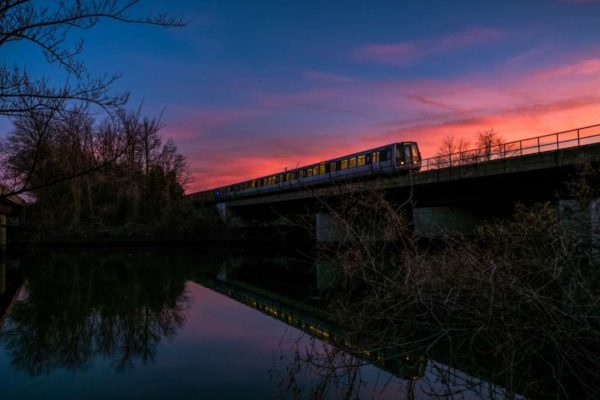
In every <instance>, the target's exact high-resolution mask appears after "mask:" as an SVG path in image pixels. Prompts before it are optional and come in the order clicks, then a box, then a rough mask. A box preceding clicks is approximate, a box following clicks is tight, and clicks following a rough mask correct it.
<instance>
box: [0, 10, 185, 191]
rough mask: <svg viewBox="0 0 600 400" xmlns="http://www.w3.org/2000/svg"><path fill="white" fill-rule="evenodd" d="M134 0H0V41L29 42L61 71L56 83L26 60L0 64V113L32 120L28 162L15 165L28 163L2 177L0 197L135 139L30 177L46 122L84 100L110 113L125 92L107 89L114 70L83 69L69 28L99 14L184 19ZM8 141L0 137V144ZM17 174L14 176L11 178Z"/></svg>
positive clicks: (93, 21) (164, 23) (158, 21)
mask: <svg viewBox="0 0 600 400" xmlns="http://www.w3.org/2000/svg"><path fill="white" fill-rule="evenodd" d="M139 3H140V1H139V0H56V1H47V0H46V1H36V0H0V47H1V46H3V45H6V44H8V43H15V42H16V43H19V42H21V43H29V44H30V45H33V46H34V47H37V48H38V49H39V50H40V51H41V52H42V53H43V54H44V56H45V58H46V60H47V61H48V63H55V64H57V65H58V66H60V67H61V68H62V70H63V71H64V72H65V73H66V77H65V78H66V79H65V82H66V83H65V84H63V85H56V84H54V83H51V82H50V81H49V80H48V79H47V78H44V77H37V78H36V77H32V76H31V75H30V74H29V72H28V70H27V67H26V66H21V65H14V66H11V65H6V64H4V65H3V64H0V116H5V117H18V118H21V119H27V120H29V121H30V122H31V123H33V124H34V125H35V126H31V127H30V128H29V129H28V130H29V132H30V138H29V140H31V141H33V143H32V144H35V145H33V146H32V145H29V146H28V148H29V149H30V152H29V154H28V157H29V160H30V162H29V163H24V164H22V165H21V167H24V166H25V164H28V166H29V167H30V168H32V170H30V171H25V170H24V169H23V168H21V171H19V173H18V174H17V175H15V174H13V176H12V178H13V180H10V179H9V180H8V181H4V182H3V183H4V184H5V185H6V186H8V187H9V188H10V189H11V190H10V191H8V192H5V193H3V194H1V195H0V197H8V196H11V195H15V194H21V193H26V192H30V191H31V190H33V188H36V187H41V185H44V186H49V185H54V184H56V183H59V182H61V181H63V180H66V179H72V178H76V177H78V176H81V175H83V174H86V173H89V172H91V171H93V170H96V169H98V168H102V167H104V166H105V165H108V164H109V163H111V162H114V161H115V160H116V158H118V157H119V155H120V154H119V153H120V152H123V151H125V148H124V147H126V146H130V145H134V144H135V143H132V142H130V141H129V142H128V141H124V142H122V143H119V147H118V149H116V153H115V154H114V157H111V158H108V159H106V160H104V162H102V163H100V164H97V165H93V166H90V168H91V170H89V169H81V170H72V171H71V173H70V175H60V177H59V178H52V177H51V178H50V179H49V180H48V181H44V182H42V181H39V180H38V181H37V183H36V184H35V185H34V184H33V183H32V180H31V177H32V175H33V174H34V172H35V171H34V170H35V169H36V168H38V167H39V159H40V158H42V155H38V154H37V152H38V151H40V152H43V151H45V145H46V144H45V142H46V138H45V137H46V135H47V130H48V127H49V126H50V125H51V124H53V123H55V122H56V121H59V120H65V119H66V120H69V119H70V118H71V117H70V116H69V114H70V113H73V112H74V113H75V114H79V115H80V114H81V113H82V110H83V109H87V108H88V107H90V106H95V107H99V108H100V109H102V110H104V111H106V112H108V113H115V112H116V111H118V110H120V109H121V107H122V106H123V105H125V103H126V102H127V99H128V93H126V92H121V93H113V92H112V91H111V90H110V89H111V86H112V84H113V83H114V82H115V80H117V79H118V78H119V75H118V74H113V75H104V76H101V77H93V76H91V75H90V74H89V73H88V71H87V69H86V67H85V64H84V63H83V62H82V61H81V60H80V59H79V58H78V56H79V54H80V53H81V52H82V50H83V42H82V41H79V42H77V43H76V44H75V45H70V44H69V43H72V36H73V32H74V31H76V30H87V29H92V28H94V27H95V26H97V24H98V23H99V22H100V21H101V20H103V19H110V20H114V21H119V22H123V23H136V24H140V23H141V24H149V25H156V26H161V27H178V26H182V25H183V24H184V21H183V20H182V19H181V18H178V17H172V16H169V15H168V14H164V13H162V14H151V13H148V14H145V15H142V16H140V15H139V14H137V15H136V12H135V7H136V6H137V5H138V4H139ZM11 145H14V143H13V144H10V143H9V144H6V143H3V144H2V148H0V150H4V148H5V147H6V146H9V147H10V146H11ZM5 157H6V156H4V158H5ZM78 161H81V160H78ZM13 172H14V171H13ZM38 176H39V174H38ZM17 177H18V178H20V179H16V180H15V179H14V178H17ZM5 178H6V177H5Z"/></svg>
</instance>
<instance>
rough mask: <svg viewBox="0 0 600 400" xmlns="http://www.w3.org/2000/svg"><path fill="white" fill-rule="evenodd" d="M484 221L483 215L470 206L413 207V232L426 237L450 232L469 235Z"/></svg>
mask: <svg viewBox="0 0 600 400" xmlns="http://www.w3.org/2000/svg"><path fill="white" fill-rule="evenodd" d="M484 222H485V218H484V216H483V215H482V214H481V213H479V212H476V211H475V210H474V209H473V208H472V207H456V206H450V207H415V208H413V226H414V230H415V233H417V234H419V235H421V236H424V237H428V238H434V237H438V236H441V235H443V234H446V233H451V232H454V233H462V234H464V235H471V234H473V233H474V231H475V228H476V227H477V226H478V225H480V224H483V223H484Z"/></svg>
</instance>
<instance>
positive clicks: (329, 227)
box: [315, 211, 352, 243]
mask: <svg viewBox="0 0 600 400" xmlns="http://www.w3.org/2000/svg"><path fill="white" fill-rule="evenodd" d="M315 218H316V223H315V228H316V236H317V243H341V242H345V241H347V240H350V239H351V238H352V234H351V233H350V232H349V229H348V226H347V224H345V223H344V221H342V220H341V219H339V218H336V217H335V215H333V214H331V213H328V212H324V211H322V212H318V213H317V215H316V217H315Z"/></svg>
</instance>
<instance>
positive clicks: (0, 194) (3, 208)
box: [0, 185, 25, 252]
mask: <svg viewBox="0 0 600 400" xmlns="http://www.w3.org/2000/svg"><path fill="white" fill-rule="evenodd" d="M10 193H11V191H10V190H9V189H8V188H6V187H4V186H2V185H0V252H5V251H6V227H7V217H9V216H16V215H17V214H19V212H20V211H21V209H22V208H23V206H24V205H25V200H23V199H22V198H21V197H19V196H17V195H12V194H10Z"/></svg>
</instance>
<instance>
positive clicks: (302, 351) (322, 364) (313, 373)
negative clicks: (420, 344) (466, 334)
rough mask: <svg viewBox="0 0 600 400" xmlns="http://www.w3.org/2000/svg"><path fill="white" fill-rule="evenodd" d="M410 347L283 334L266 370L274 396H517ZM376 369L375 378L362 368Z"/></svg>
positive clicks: (330, 397)
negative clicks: (371, 346) (369, 347)
mask: <svg viewBox="0 0 600 400" xmlns="http://www.w3.org/2000/svg"><path fill="white" fill-rule="evenodd" d="M422 354H423V353H420V352H417V353H415V352H414V349H413V350H410V349H398V348H395V349H394V348H388V349H385V350H379V351H375V352H374V351H365V350H361V349H359V348H355V347H353V346H349V345H347V344H344V343H339V342H335V343H328V342H324V341H322V340H320V339H317V338H315V337H312V336H310V335H307V334H306V333H302V332H287V333H286V335H285V336H284V337H283V338H282V340H281V342H280V354H279V357H278V358H277V360H276V361H275V363H274V366H273V368H272V369H271V370H270V371H269V376H270V378H271V380H272V381H273V382H274V383H275V384H276V385H277V387H278V398H282V399H283V398H285V399H287V398H293V399H344V400H351V399H358V398H379V397H382V398H397V399H406V400H412V399H423V398H444V399H465V398H468V399H522V398H523V396H520V395H518V394H515V393H511V392H509V391H507V390H506V389H505V388H503V387H501V386H499V385H497V384H495V383H492V382H489V381H487V380H485V379H482V378H478V377H475V376H472V375H470V374H468V373H465V372H464V371H461V370H459V369H456V368H454V367H451V366H449V365H445V364H443V363H440V362H437V361H434V360H431V359H427V358H426V357H424V356H423V355H422ZM369 365H375V366H377V367H378V368H380V371H379V372H378V373H377V378H376V379H374V378H373V376H372V373H373V371H374V370H372V371H371V376H367V375H368V374H366V373H365V368H366V367H367V366H369Z"/></svg>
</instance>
